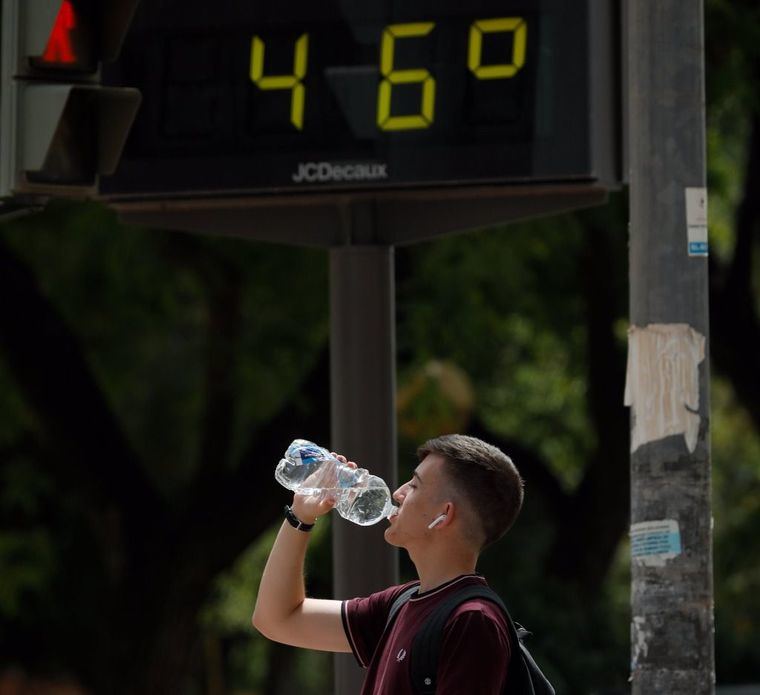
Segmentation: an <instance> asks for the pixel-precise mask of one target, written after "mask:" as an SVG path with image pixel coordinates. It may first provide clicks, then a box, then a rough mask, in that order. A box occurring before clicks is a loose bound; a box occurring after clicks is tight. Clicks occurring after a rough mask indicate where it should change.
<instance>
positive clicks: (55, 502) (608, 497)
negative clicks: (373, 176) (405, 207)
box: [0, 0, 760, 695]
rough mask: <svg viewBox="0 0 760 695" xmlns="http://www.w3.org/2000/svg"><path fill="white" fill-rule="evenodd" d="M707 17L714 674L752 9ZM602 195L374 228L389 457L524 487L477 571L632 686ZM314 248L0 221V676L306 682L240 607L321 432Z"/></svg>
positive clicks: (26, 687)
mask: <svg viewBox="0 0 760 695" xmlns="http://www.w3.org/2000/svg"><path fill="white" fill-rule="evenodd" d="M706 31H707V37H706V38H707V56H706V65H707V75H708V77H707V79H708V82H707V95H708V104H707V109H708V111H707V114H708V186H709V210H710V234H711V251H712V252H711V256H710V273H711V278H710V311H711V315H710V320H711V337H710V338H711V345H710V349H711V357H712V453H713V467H714V476H713V484H714V487H713V510H714V518H715V537H714V541H715V546H714V552H715V612H716V633H717V634H716V642H715V645H716V657H717V678H718V684H719V685H722V686H729V685H732V684H733V685H736V684H748V683H760V544H758V542H757V538H758V535H759V534H760V389H758V388H757V385H758V383H760V380H759V379H760V377H759V375H760V358H759V357H758V355H760V328H759V321H760V316H759V312H758V306H760V267H759V266H758V262H759V261H760V257H759V256H760V9H758V7H757V5H756V3H755V2H750V0H707V1H706ZM627 216H628V213H627V201H626V199H625V195H624V193H621V194H617V195H615V196H614V197H613V198H612V199H611V200H610V203H609V205H607V206H606V207H604V208H598V209H595V210H592V211H587V212H583V213H577V214H572V215H566V216H562V217H553V218H548V219H543V220H540V221H537V222H530V223H523V224H518V225H512V226H509V227H508V228H494V229H488V230H482V231H480V232H476V233H469V234H467V235H463V236H452V237H445V238H440V239H438V240H436V241H434V242H429V243H425V244H418V245H415V246H413V247H401V248H398V249H397V251H396V281H397V345H398V355H397V359H398V395H397V402H398V426H399V435H400V436H399V442H398V446H399V462H400V469H399V478H400V479H401V480H403V479H404V477H405V476H407V475H408V474H409V473H410V471H411V470H412V469H413V468H414V466H415V465H416V457H415V449H416V447H417V445H418V444H420V443H421V442H422V441H424V440H425V439H426V438H428V437H430V436H435V435H438V434H442V433H446V432H463V433H468V434H473V435H476V436H480V437H483V438H484V439H487V440H488V441H491V442H493V443H495V444H497V445H499V446H501V447H502V448H503V449H504V450H505V451H506V452H507V453H509V454H510V455H511V456H512V457H513V458H514V460H515V462H516V463H517V465H518V467H519V468H520V470H521V472H522V473H523V475H524V477H525V479H526V482H527V496H526V505H525V508H524V511H523V514H522V516H521V517H520V519H519V521H518V523H517V525H516V527H515V528H514V529H513V531H512V532H511V533H510V534H509V535H508V536H507V537H506V538H504V539H503V540H502V541H500V542H499V543H498V544H497V545H495V546H494V547H492V548H491V549H490V550H489V551H488V552H487V553H486V554H485V555H484V557H483V559H482V563H481V566H480V568H479V569H480V571H481V572H483V573H484V574H486V576H487V577H488V578H489V580H490V582H491V584H492V585H493V586H494V587H495V588H496V589H497V590H498V591H499V592H500V593H501V594H502V595H503V596H504V597H505V598H506V599H507V602H508V603H509V605H510V606H511V608H512V613H513V614H514V615H515V617H516V619H518V620H519V621H520V622H522V623H524V624H526V625H527V626H529V628H530V629H531V631H532V632H533V633H534V634H535V637H534V638H533V640H532V642H531V649H532V650H533V651H534V652H535V654H536V656H537V658H538V660H539V662H540V663H541V664H542V665H544V666H545V670H546V671H547V673H548V675H549V676H550V679H551V680H552V681H553V682H554V683H555V684H556V686H557V688H558V692H560V693H567V694H568V695H573V694H579V695H580V694H591V693H597V694H599V695H602V694H605V693H606V694H608V695H612V694H613V693H622V692H626V691H627V690H628V685H627V681H628V675H629V662H630V650H629V623H630V608H629V584H630V570H629V548H628V539H627V529H628V523H629V501H628V500H629V487H628V475H629V472H628V468H629V413H628V410H627V409H626V408H624V407H623V405H622V401H623V388H624V379H625V361H626V331H627V327H628V320H627V313H628V296H627V291H628V269H627V262H628V259H627V253H628V249H627V244H628V240H627ZM327 259H328V256H327V251H324V250H309V249H302V248H290V247H284V246H275V245H268V244H264V243H257V242H249V241H244V240H237V239H228V238H212V237H201V236H192V235H188V234H180V233H171V232H166V231H162V230H158V229H136V228H128V227H125V226H123V225H121V224H120V222H119V220H118V219H117V217H116V216H115V214H113V213H112V212H111V211H109V210H108V209H107V208H105V207H102V206H100V205H98V204H94V203H70V202H69V203H62V202H58V203H51V204H50V205H49V206H48V207H47V208H46V209H45V210H44V211H43V212H41V213H39V214H36V215H33V216H29V217H25V218H22V219H18V220H16V221H13V222H7V223H5V224H3V225H2V226H0V296H2V300H1V301H0V344H1V345H2V350H1V351H0V694H2V695H10V694H13V695H20V694H22V693H24V694H26V693H58V694H63V693H66V694H69V695H83V694H85V693H86V694H87V695H90V694H95V693H108V694H110V693H114V694H117V693H125V694H126V693H146V694H148V695H153V694H159V693H162V694H163V693H169V692H170V693H178V694H181V695H185V694H187V695H195V694H197V695H201V694H203V695H285V694H288V693H300V694H302V695H312V694H314V695H318V694H324V693H328V692H331V689H332V685H331V679H332V658H331V656H330V655H326V654H321V653H317V652H304V651H300V650H295V649H290V648H287V647H282V646H279V645H275V644H273V643H271V642H268V641H267V640H265V639H264V638H262V637H261V636H260V635H258V634H257V633H256V632H255V630H253V629H252V628H251V626H250V614H251V611H252V607H253V604H254V601H255V597H256V590H257V586H258V582H259V578H260V575H261V571H262V569H263V565H264V562H265V560H266V556H267V553H268V551H269V548H270V547H271V543H272V541H273V538H274V534H275V532H276V530H277V528H279V526H280V523H281V510H282V506H283V504H284V503H285V502H286V501H287V500H288V493H287V492H286V491H285V490H283V489H282V488H280V487H279V486H278V485H277V484H276V482H275V481H274V478H273V471H274V466H275V465H276V463H277V461H278V460H279V457H280V455H281V454H282V452H283V451H284V450H285V448H286V447H287V445H288V444H289V442H290V440H291V439H293V438H294V437H296V436H301V437H305V438H307V439H311V440H313V441H316V442H318V443H321V444H323V445H325V446H327V445H329V410H330V408H329V372H328V366H329V360H328V344H327V340H328V319H329V316H328V310H329V307H328V286H327V283H328V267H327ZM345 453H346V454H348V455H349V456H350V454H351V452H345ZM360 463H361V462H360ZM335 523H346V522H343V521H342V520H337V521H335ZM329 525H330V524H329V523H322V522H320V524H319V525H318V526H317V529H316V530H315V533H314V538H313V541H312V547H311V551H310V554H309V557H308V568H307V585H308V591H309V592H310V593H311V594H313V595H319V596H329V595H330V593H331V576H330V575H331V562H330V528H329ZM412 572H413V568H412V567H410V565H409V564H408V560H407V558H406V557H405V556H404V557H403V558H402V579H407V578H409V577H411V576H412ZM167 683H171V684H173V685H172V686H171V688H169V689H167V686H166V684H167ZM725 692H739V691H738V690H737V691H730V690H726V691H725ZM745 692H750V691H749V690H747V691H745ZM754 692H760V691H759V690H754Z"/></svg>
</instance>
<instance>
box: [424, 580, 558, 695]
mask: <svg viewBox="0 0 760 695" xmlns="http://www.w3.org/2000/svg"><path fill="white" fill-rule="evenodd" d="M475 598H482V599H486V600H488V601H491V602H493V603H495V604H496V605H497V606H499V608H501V610H502V611H503V613H504V616H505V617H506V619H507V629H508V630H509V641H510V648H511V651H512V656H511V659H510V663H509V669H508V675H507V687H506V689H505V691H506V692H507V693H510V695H512V694H523V693H524V694H525V695H554V688H553V687H552V686H551V684H550V683H549V681H548V680H547V679H546V677H545V676H544V675H543V673H541V670H540V669H539V668H538V666H537V665H536V662H535V661H534V660H533V657H532V656H531V655H530V652H528V650H527V649H526V648H525V646H524V645H523V643H522V639H523V637H525V636H527V635H529V634H530V633H529V632H528V631H527V630H526V629H525V628H523V627H522V626H520V629H519V630H518V629H517V628H516V627H515V623H514V622H513V621H512V618H511V616H510V615H509V611H508V610H507V607H506V606H505V605H504V602H503V601H502V600H501V597H500V596H499V595H498V594H497V593H496V592H495V591H493V589H491V588H489V587H487V586H477V585H473V586H468V587H465V588H464V589H462V590H461V591H458V592H457V593H455V594H453V595H452V596H450V597H449V598H447V599H446V600H445V601H442V602H441V603H440V604H439V605H438V606H437V607H436V609H435V610H434V611H433V613H432V615H431V616H430V617H429V618H428V619H427V620H426V621H425V624H424V625H423V626H422V628H421V629H420V631H419V632H418V633H417V635H416V637H415V638H414V642H413V643H412V653H411V665H410V667H411V677H412V687H413V688H414V691H415V692H416V693H419V694H420V695H432V694H433V693H435V689H436V686H437V682H436V681H437V678H438V658H439V656H440V652H441V643H442V641H443V628H444V626H445V625H446V622H447V621H448V619H449V616H450V615H451V613H452V611H453V610H454V609H455V608H456V607H457V606H459V605H460V604H462V603H464V602H465V601H470V600H472V599H475Z"/></svg>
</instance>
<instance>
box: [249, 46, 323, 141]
mask: <svg viewBox="0 0 760 695" xmlns="http://www.w3.org/2000/svg"><path fill="white" fill-rule="evenodd" d="M308 54H309V35H308V34H302V35H301V36H300V37H299V38H298V40H297V41H296V47H295V51H294V52H293V74H292V75H264V42H263V41H262V40H261V39H260V38H259V37H258V36H254V37H253V41H251V81H252V82H253V83H254V84H256V85H257V86H258V88H259V89H289V90H291V95H290V122H291V123H292V124H293V125H294V126H295V127H296V128H298V130H303V106H304V99H305V91H306V89H305V88H304V86H303V83H302V80H303V78H304V77H305V76H306V63H307V60H308Z"/></svg>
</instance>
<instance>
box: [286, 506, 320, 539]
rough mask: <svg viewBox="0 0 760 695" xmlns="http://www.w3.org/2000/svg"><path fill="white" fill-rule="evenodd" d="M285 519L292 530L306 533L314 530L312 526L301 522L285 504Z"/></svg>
mask: <svg viewBox="0 0 760 695" xmlns="http://www.w3.org/2000/svg"><path fill="white" fill-rule="evenodd" d="M285 519H286V520H287V522H288V523H289V524H290V525H291V526H292V527H293V528H294V529H298V530H299V531H304V532H306V533H308V532H309V531H311V530H312V529H313V528H314V524H306V523H304V522H303V521H301V520H300V519H299V518H298V517H297V516H296V515H295V514H294V513H293V509H292V508H291V507H289V506H288V505H287V504H286V505H285Z"/></svg>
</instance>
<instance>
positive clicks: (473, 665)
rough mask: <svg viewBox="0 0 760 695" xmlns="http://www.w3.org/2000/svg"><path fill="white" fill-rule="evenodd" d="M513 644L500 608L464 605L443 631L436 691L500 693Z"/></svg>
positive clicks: (456, 694) (446, 693)
mask: <svg viewBox="0 0 760 695" xmlns="http://www.w3.org/2000/svg"><path fill="white" fill-rule="evenodd" d="M510 647H511V645H510V640H509V637H508V635H507V631H506V626H505V624H504V619H503V617H502V616H501V613H500V612H499V609H498V608H496V607H495V606H493V607H492V606H490V605H482V604H474V603H465V604H463V605H462V606H460V607H459V608H458V609H457V610H456V611H455V613H454V615H453V616H452V618H451V619H450V620H449V621H448V623H447V624H446V627H445V628H444V631H443V641H442V644H441V655H440V660H439V662H438V687H437V688H436V693H437V694H438V695H461V693H467V694H468V695H494V693H500V692H501V691H502V690H503V689H504V685H505V683H506V678H507V669H508V668H509V660H510V655H511V648H510Z"/></svg>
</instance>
